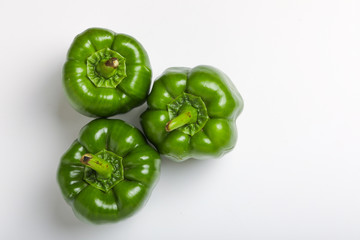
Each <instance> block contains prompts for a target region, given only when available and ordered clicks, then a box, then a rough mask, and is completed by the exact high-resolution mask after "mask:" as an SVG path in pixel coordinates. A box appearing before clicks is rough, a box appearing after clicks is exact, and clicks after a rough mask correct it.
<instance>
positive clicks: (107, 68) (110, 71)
mask: <svg viewBox="0 0 360 240" xmlns="http://www.w3.org/2000/svg"><path fill="white" fill-rule="evenodd" d="M118 66H119V60H118V59H117V58H115V57H113V58H110V59H107V60H103V61H100V62H99V63H98V65H97V66H96V71H97V72H98V73H99V74H100V75H101V76H103V77H104V78H110V77H111V76H113V75H114V74H115V72H116V69H117V67H118Z"/></svg>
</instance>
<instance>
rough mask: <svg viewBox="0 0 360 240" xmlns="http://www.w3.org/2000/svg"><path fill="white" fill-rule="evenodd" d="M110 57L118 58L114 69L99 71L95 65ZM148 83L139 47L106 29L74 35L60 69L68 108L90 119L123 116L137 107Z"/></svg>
mask: <svg viewBox="0 0 360 240" xmlns="http://www.w3.org/2000/svg"><path fill="white" fill-rule="evenodd" d="M111 57H116V58H118V59H119V62H120V65H119V67H118V68H117V70H116V71H114V72H111V73H106V70H103V71H102V70H99V69H101V67H98V64H99V63H101V62H104V61H103V60H107V59H109V58H111ZM96 69H98V71H97V70H96ZM150 83H151V66H150V62H149V58H148V55H147V53H146V51H145V49H144V48H143V46H142V45H141V44H140V43H139V42H138V41H137V40H136V39H134V38H133V37H131V36H128V35H125V34H117V33H114V32H112V31H110V30H107V29H101V28H90V29H87V30H86V31H84V32H82V33H80V34H79V35H77V36H76V37H75V39H74V41H73V43H72V44H71V46H70V49H69V51H68V54H67V60H66V62H65V64H64V68H63V85H64V88H65V92H66V95H67V97H68V99H69V101H70V103H71V105H72V106H73V108H74V109H76V110H77V111H78V112H80V113H82V114H84V115H87V116H92V117H96V116H97V117H108V116H112V115H115V114H118V113H125V112H127V111H129V110H131V109H132V108H134V107H136V106H139V105H141V104H142V103H143V102H145V99H146V96H147V95H148V92H149V88H150Z"/></svg>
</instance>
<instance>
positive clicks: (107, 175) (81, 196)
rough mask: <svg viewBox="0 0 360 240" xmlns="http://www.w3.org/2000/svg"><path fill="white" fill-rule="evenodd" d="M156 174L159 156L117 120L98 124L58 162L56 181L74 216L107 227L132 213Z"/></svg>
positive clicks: (91, 125)
mask: <svg viewBox="0 0 360 240" xmlns="http://www.w3.org/2000/svg"><path fill="white" fill-rule="evenodd" d="M159 172H160V156H159V154H158V153H157V152H156V151H155V150H154V149H153V148H152V147H150V146H149V145H148V144H147V142H146V140H145V138H144V136H143V135H142V134H141V132H140V131H139V130H138V129H136V128H135V127H133V126H131V125H129V124H127V123H125V122H124V121H122V120H116V119H97V120H93V121H92V122H90V123H89V124H87V125H86V126H84V127H83V128H82V129H81V131H80V134H79V137H78V139H77V140H75V142H74V143H73V144H72V145H71V147H70V148H69V149H68V150H67V152H66V153H65V154H64V155H63V156H62V158H61V161H60V165H59V168H58V173H57V179H58V183H59V186H60V189H61V191H62V194H63V196H64V198H65V200H66V201H67V202H68V203H69V204H70V205H71V206H72V208H73V211H74V213H75V215H77V216H78V217H79V218H80V219H84V220H88V221H90V222H93V223H106V222H114V221H118V220H121V219H123V218H125V217H128V216H130V215H132V214H133V213H135V211H136V210H138V209H139V208H140V207H141V206H142V205H143V204H144V203H145V202H146V200H147V198H148V197H149V195H150V193H151V191H152V188H153V186H154V185H155V182H156V180H157V178H158V176H159Z"/></svg>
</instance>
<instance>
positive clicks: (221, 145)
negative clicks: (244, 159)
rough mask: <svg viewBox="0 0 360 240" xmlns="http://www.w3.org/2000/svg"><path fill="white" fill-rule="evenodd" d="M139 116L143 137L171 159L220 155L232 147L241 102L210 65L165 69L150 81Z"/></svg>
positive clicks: (227, 80)
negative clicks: (152, 82) (144, 109)
mask: <svg viewBox="0 0 360 240" xmlns="http://www.w3.org/2000/svg"><path fill="white" fill-rule="evenodd" d="M147 103H148V109H147V110H146V111H145V112H144V113H143V114H142V115H141V125H142V128H143V130H144V132H145V135H146V136H147V138H148V139H149V140H150V142H151V143H153V144H154V146H155V147H156V148H157V149H158V151H159V152H160V153H161V154H163V155H165V156H166V157H168V158H170V159H171V160H174V161H177V162H182V161H185V160H187V159H189V158H197V159H205V158H209V157H219V156H221V155H222V154H224V153H225V152H227V151H229V150H231V149H232V148H233V147H234V146H235V143H236V139H237V131H236V118H237V117H238V115H239V114H240V112H241V111H242V109H243V100H242V98H241V96H240V94H239V92H238V91H237V89H236V88H235V86H234V85H233V84H232V82H231V81H230V79H229V78H228V77H227V76H226V75H225V74H224V73H223V72H221V71H220V70H218V69H216V68H214V67H211V66H197V67H195V68H193V69H189V68H181V67H175V68H169V69H167V70H166V71H165V72H164V73H163V74H162V75H161V76H160V77H159V78H158V79H157V80H156V81H155V83H154V86H153V88H152V90H151V93H150V95H149V96H148V99H147Z"/></svg>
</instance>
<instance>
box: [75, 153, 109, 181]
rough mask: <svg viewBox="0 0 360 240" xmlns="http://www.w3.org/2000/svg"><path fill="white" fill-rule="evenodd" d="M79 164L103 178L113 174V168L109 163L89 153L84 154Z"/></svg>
mask: <svg viewBox="0 0 360 240" xmlns="http://www.w3.org/2000/svg"><path fill="white" fill-rule="evenodd" d="M80 162H81V163H82V164H84V165H85V166H88V167H90V168H91V169H93V170H94V171H96V173H97V174H99V175H100V176H103V177H105V178H109V177H110V176H111V174H112V172H113V167H112V165H111V164H110V163H109V162H107V161H105V160H104V159H102V158H99V157H97V156H95V155H93V154H90V153H86V154H84V155H83V156H82V157H81V159H80Z"/></svg>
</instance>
